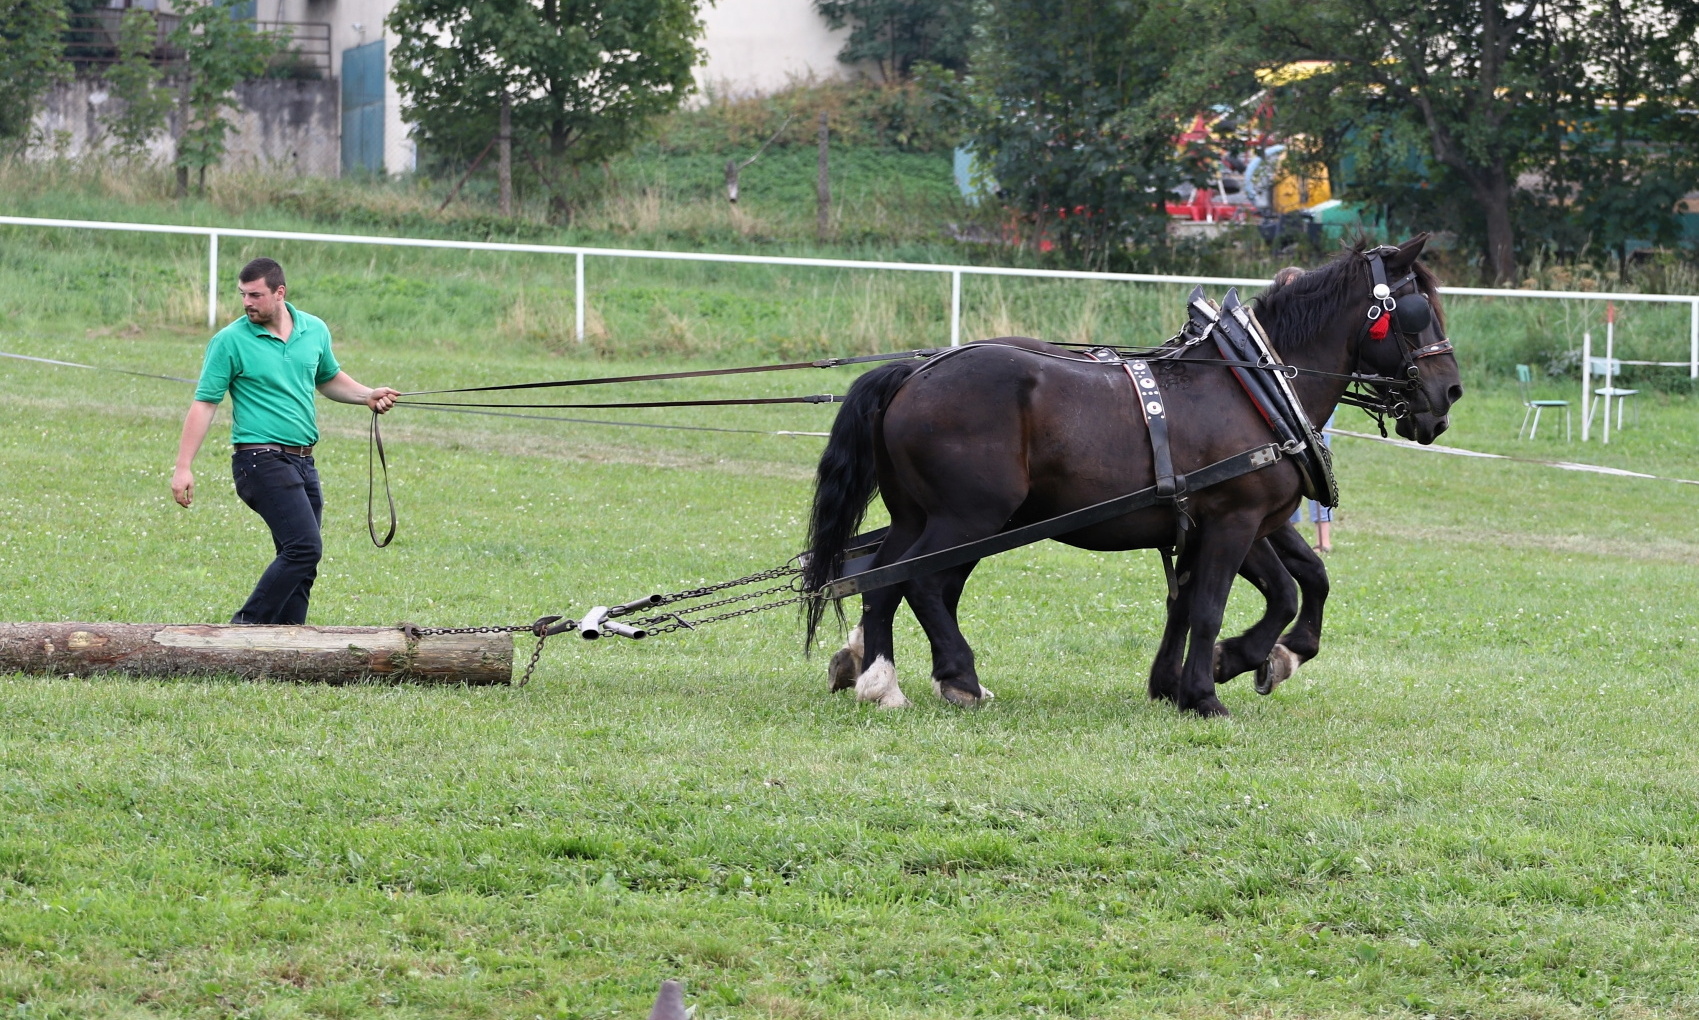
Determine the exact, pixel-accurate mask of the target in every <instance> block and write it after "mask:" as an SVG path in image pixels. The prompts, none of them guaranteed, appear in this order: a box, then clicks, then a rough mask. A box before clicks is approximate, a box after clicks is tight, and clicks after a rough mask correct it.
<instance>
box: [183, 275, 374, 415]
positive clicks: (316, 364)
mask: <svg viewBox="0 0 1699 1020" xmlns="http://www.w3.org/2000/svg"><path fill="white" fill-rule="evenodd" d="M284 304H285V305H286V306H287V307H288V309H289V317H290V318H291V319H293V320H295V328H294V330H293V331H292V332H291V333H290V334H289V341H288V342H287V343H285V342H284V341H282V340H279V339H278V338H277V337H275V336H273V335H272V334H271V333H268V332H266V331H265V330H263V329H261V328H260V327H259V326H256V325H254V324H253V323H252V322H249V321H248V317H247V316H246V315H244V316H242V317H241V318H240V319H237V320H236V321H235V322H232V323H231V324H230V325H228V326H226V327H224V328H223V329H221V330H219V331H218V332H217V333H216V334H214V335H213V338H212V341H211V342H210V343H208V344H207V345H206V361H205V362H204V363H203V364H202V365H201V378H200V382H199V384H197V385H196V386H195V399H196V400H204V401H206V402H207V403H209V404H216V403H218V402H219V401H221V400H223V399H224V394H225V393H226V392H228V393H229V394H230V404H231V406H232V407H233V408H234V409H235V410H234V419H235V420H234V423H233V424H232V425H231V428H230V441H231V442H232V443H282V444H284V445H285V446H311V445H313V444H314V443H316V442H318V441H319V424H318V415H317V414H316V413H315V412H314V410H313V393H314V391H315V389H316V388H317V387H318V386H319V385H320V384H321V383H326V382H329V381H330V380H331V379H332V378H334V377H335V376H336V373H337V372H340V371H341V370H342V368H341V366H340V365H338V364H337V363H336V356H335V355H334V354H332V353H331V352H330V330H329V329H327V328H326V327H325V324H324V320H323V319H320V318H319V317H318V316H316V315H308V314H307V313H306V312H303V311H301V310H300V309H299V308H296V307H295V306H294V305H291V304H289V303H288V302H284Z"/></svg>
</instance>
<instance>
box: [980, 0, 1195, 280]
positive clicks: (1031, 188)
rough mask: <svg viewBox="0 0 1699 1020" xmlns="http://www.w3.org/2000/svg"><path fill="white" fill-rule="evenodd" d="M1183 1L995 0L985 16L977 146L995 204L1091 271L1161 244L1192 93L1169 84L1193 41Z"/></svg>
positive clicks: (1179, 171) (1179, 175)
mask: <svg viewBox="0 0 1699 1020" xmlns="http://www.w3.org/2000/svg"><path fill="white" fill-rule="evenodd" d="M1189 22H1190V19H1189V17H1188V12H1187V9H1186V4H1184V3H1183V2H1179V0H1116V2H1113V3H1094V2H1087V0H991V2H989V3H986V4H985V5H984V6H983V7H982V9H981V22H980V26H979V41H978V45H977V46H976V48H975V50H974V54H973V57H974V64H973V73H972V77H971V81H970V82H969V84H968V86H967V92H968V95H969V98H970V108H971V113H970V115H969V116H970V122H971V125H972V128H971V133H972V144H973V147H974V150H975V152H976V153H977V154H978V155H979V157H980V159H981V161H982V163H983V164H984V165H985V166H986V167H987V168H988V170H989V172H990V174H991V176H992V177H993V178H995V180H996V183H997V185H998V186H999V188H1000V190H1001V194H1002V197H1003V199H1004V201H1006V202H1008V203H1009V204H1011V205H1013V206H1015V207H1016V208H1017V209H1019V210H1021V211H1023V212H1025V213H1027V214H1028V215H1029V216H1031V217H1033V218H1034V219H1035V220H1036V221H1037V223H1038V229H1039V233H1049V234H1050V235H1052V236H1053V237H1054V238H1055V239H1056V241H1057V242H1058V244H1059V245H1060V247H1061V248H1062V249H1063V251H1064V252H1065V253H1066V254H1068V255H1070V256H1072V257H1074V258H1076V259H1078V260H1080V261H1082V262H1084V263H1087V264H1091V265H1098V266H1101V265H1106V264H1108V263H1109V261H1110V260H1111V259H1112V257H1114V256H1115V255H1117V254H1118V253H1120V252H1122V251H1124V250H1125V248H1126V246H1127V244H1128V243H1129V242H1131V243H1133V244H1138V243H1141V242H1143V243H1148V242H1152V241H1161V240H1162V239H1163V238H1164V236H1165V231H1166V226H1167V215H1166V213H1165V212H1164V211H1163V208H1162V203H1163V202H1164V200H1165V199H1166V197H1167V195H1168V194H1169V192H1170V191H1171V190H1172V189H1173V188H1174V187H1175V186H1176V185H1177V184H1179V183H1180V182H1181V180H1182V179H1183V178H1184V177H1185V176H1187V174H1188V173H1191V172H1194V171H1195V170H1196V169H1197V168H1196V167H1195V166H1192V165H1190V164H1189V161H1188V160H1187V159H1186V158H1185V157H1184V155H1183V154H1176V152H1175V150H1174V141H1173V139H1174V136H1175V135H1176V134H1177V133H1178V131H1177V128H1176V124H1177V122H1178V119H1179V118H1180V117H1182V116H1184V115H1185V114H1187V113H1189V112H1190V111H1191V109H1192V108H1193V104H1194V102H1195V97H1192V96H1189V95H1187V94H1186V92H1187V90H1186V89H1183V88H1180V89H1177V88H1174V87H1173V86H1174V83H1175V81H1176V80H1178V79H1176V77H1175V75H1174V69H1175V66H1176V64H1178V63H1179V62H1180V61H1181V59H1182V57H1183V56H1184V54H1185V52H1186V50H1187V49H1188V47H1189V45H1190V43H1191V37H1190V35H1189V34H1188V32H1187V31H1186V25H1187V24H1189Z"/></svg>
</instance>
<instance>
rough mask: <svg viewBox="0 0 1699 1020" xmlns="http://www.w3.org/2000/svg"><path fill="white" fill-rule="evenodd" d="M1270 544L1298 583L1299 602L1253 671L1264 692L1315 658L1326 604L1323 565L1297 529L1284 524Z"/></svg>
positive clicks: (1325, 570)
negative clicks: (1287, 625) (1291, 620)
mask: <svg viewBox="0 0 1699 1020" xmlns="http://www.w3.org/2000/svg"><path fill="white" fill-rule="evenodd" d="M1268 541H1269V544H1270V546H1271V547H1272V548H1273V549H1274V552H1275V554H1276V555H1278V556H1279V557H1280V562H1281V564H1282V565H1283V566H1284V567H1285V568H1286V570H1287V572H1288V573H1290V574H1291V575H1292V578H1293V579H1294V580H1296V581H1297V582H1298V590H1299V591H1301V592H1303V595H1304V598H1303V602H1302V603H1301V604H1300V605H1299V607H1298V619H1297V622H1296V623H1294V624H1293V625H1292V629H1291V630H1289V631H1287V632H1286V634H1285V636H1284V637H1282V638H1281V639H1280V641H1279V642H1278V643H1277V644H1275V646H1274V650H1273V651H1272V652H1271V653H1270V655H1269V657H1268V661H1267V662H1265V663H1264V664H1263V666H1262V667H1261V668H1259V669H1258V670H1257V692H1258V693H1260V694H1267V693H1268V692H1269V691H1272V690H1274V688H1275V687H1277V686H1278V685H1279V684H1280V682H1281V681H1282V680H1285V679H1287V678H1288V677H1290V676H1291V675H1292V674H1294V673H1296V672H1297V671H1298V666H1299V665H1301V664H1302V663H1305V662H1308V661H1309V660H1311V659H1313V658H1315V657H1316V653H1318V652H1320V651H1321V618H1322V611H1323V610H1324V609H1325V608H1326V606H1327V594H1328V588H1329V582H1328V579H1327V564H1325V563H1323V562H1322V559H1321V557H1320V556H1317V555H1316V552H1315V550H1314V549H1311V548H1310V544H1309V543H1308V542H1306V541H1304V536H1302V535H1300V534H1298V529H1296V528H1294V527H1292V526H1290V525H1288V526H1286V527H1284V528H1281V529H1280V530H1279V531H1276V532H1275V533H1274V534H1272V535H1270V536H1268Z"/></svg>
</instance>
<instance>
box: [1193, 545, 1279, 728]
mask: <svg viewBox="0 0 1699 1020" xmlns="http://www.w3.org/2000/svg"><path fill="white" fill-rule="evenodd" d="M1258 523H1259V522H1257V521H1253V520H1251V519H1249V517H1248V516H1236V517H1228V518H1225V519H1222V518H1217V519H1215V520H1214V521H1210V522H1208V523H1206V524H1203V525H1201V526H1200V527H1199V528H1198V529H1197V532H1196V533H1195V535H1194V538H1193V541H1194V542H1195V543H1196V550H1197V555H1196V556H1195V557H1194V558H1192V562H1191V575H1192V576H1191V578H1190V584H1189V585H1188V587H1189V588H1190V589H1191V590H1190V591H1189V592H1187V593H1186V594H1187V595H1188V596H1189V598H1188V599H1187V601H1188V603H1189V604H1188V606H1187V609H1188V610H1189V612H1188V613H1187V624H1188V625H1189V626H1190V629H1191V641H1190V644H1189V647H1188V648H1187V650H1186V663H1185V665H1184V666H1182V667H1181V669H1180V686H1179V690H1178V692H1177V693H1178V694H1179V697H1178V698H1177V699H1176V703H1177V704H1178V705H1179V706H1180V707H1181V708H1183V709H1186V710H1188V711H1192V712H1196V713H1197V714H1199V715H1204V716H1213V715H1228V714H1230V713H1229V712H1228V711H1227V706H1225V705H1223V704H1222V703H1221V699H1219V698H1217V697H1216V696H1215V671H1214V669H1213V668H1212V667H1213V663H1214V659H1215V639H1216V637H1217V635H1219V634H1220V633H1221V616H1222V613H1223V612H1224V611H1225V609H1226V608H1227V593H1228V592H1229V591H1230V590H1231V589H1232V587H1233V575H1234V574H1236V573H1238V571H1239V567H1240V565H1241V564H1243V563H1244V562H1245V557H1246V556H1248V555H1249V554H1250V551H1251V546H1252V545H1253V544H1254V543H1255V542H1256V529H1257V524H1258Z"/></svg>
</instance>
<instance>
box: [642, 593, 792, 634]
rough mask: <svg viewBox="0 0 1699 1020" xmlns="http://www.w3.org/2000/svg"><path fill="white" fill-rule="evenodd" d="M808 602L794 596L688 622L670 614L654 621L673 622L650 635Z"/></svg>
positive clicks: (651, 629)
mask: <svg viewBox="0 0 1699 1020" xmlns="http://www.w3.org/2000/svg"><path fill="white" fill-rule="evenodd" d="M787 590H791V589H789V588H788V586H787V587H785V588H772V589H769V590H767V591H764V592H757V593H756V595H769V594H771V593H772V592H775V591H787ZM746 597H754V596H746ZM740 601H742V599H726V600H725V602H716V603H714V605H717V606H719V605H725V604H726V602H740ZM806 601H808V596H807V595H795V596H792V597H791V598H788V599H781V600H780V601H778V602H767V603H763V604H762V605H759V606H745V607H744V608H742V609H734V610H732V611H731V612H729V613H721V614H719V615H718V616H707V617H703V618H702V619H699V620H686V619H685V618H684V617H682V616H680V615H678V614H677V613H669V614H667V615H665V616H657V617H653V619H655V620H657V621H661V620H671V621H672V622H670V623H663V624H661V625H659V626H656V627H653V628H650V629H649V633H650V634H669V633H671V632H673V631H675V630H695V629H696V628H697V627H700V626H702V625H704V624H708V623H719V622H721V621H722V620H735V619H736V618H738V617H740V616H748V615H750V614H751V613H764V612H766V611H767V610H769V609H779V608H781V607H783V606H794V605H796V604H797V603H798V602H806ZM702 608H703V609H706V608H708V607H707V606H703V607H702ZM691 611H692V612H693V611H694V610H691Z"/></svg>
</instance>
